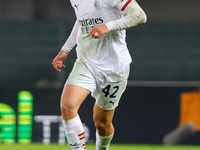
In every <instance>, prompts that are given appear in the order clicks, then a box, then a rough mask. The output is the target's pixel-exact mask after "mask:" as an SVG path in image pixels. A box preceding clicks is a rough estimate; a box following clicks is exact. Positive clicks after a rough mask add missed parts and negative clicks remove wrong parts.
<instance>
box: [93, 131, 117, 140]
mask: <svg viewBox="0 0 200 150" xmlns="http://www.w3.org/2000/svg"><path fill="white" fill-rule="evenodd" d="M114 133H115V131H113V133H112V134H111V135H109V136H100V135H99V134H98V131H97V130H96V136H98V137H99V138H101V139H109V138H112V137H113V136H114Z"/></svg>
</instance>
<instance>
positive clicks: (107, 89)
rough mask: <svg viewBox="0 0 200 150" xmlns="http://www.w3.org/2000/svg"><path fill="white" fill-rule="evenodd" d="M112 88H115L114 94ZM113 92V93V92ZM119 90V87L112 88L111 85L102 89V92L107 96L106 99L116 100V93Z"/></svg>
mask: <svg viewBox="0 0 200 150" xmlns="http://www.w3.org/2000/svg"><path fill="white" fill-rule="evenodd" d="M111 88H113V90H114V92H112V93H110V90H111ZM113 90H112V91H113ZM118 90H119V86H114V87H111V85H110V84H109V85H107V86H106V87H105V88H104V89H102V92H103V93H104V94H105V97H108V96H109V97H110V98H115V97H116V95H115V94H116V93H117V91H118Z"/></svg>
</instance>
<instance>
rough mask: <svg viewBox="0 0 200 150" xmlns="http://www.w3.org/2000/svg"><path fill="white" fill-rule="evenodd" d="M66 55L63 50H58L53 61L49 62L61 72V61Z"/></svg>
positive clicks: (62, 66)
mask: <svg viewBox="0 0 200 150" xmlns="http://www.w3.org/2000/svg"><path fill="white" fill-rule="evenodd" d="M66 57H67V53H66V52H64V51H62V50H61V51H60V52H59V53H58V55H57V56H56V57H55V58H54V59H53V62H52V63H51V64H52V65H53V67H54V69H56V70H57V71H59V72H61V69H62V68H65V65H64V64H63V61H64V60H65V58H66Z"/></svg>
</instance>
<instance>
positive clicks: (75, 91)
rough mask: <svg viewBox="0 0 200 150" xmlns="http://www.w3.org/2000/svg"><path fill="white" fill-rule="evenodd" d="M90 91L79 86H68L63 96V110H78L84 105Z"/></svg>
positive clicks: (64, 89) (65, 87)
mask: <svg viewBox="0 0 200 150" xmlns="http://www.w3.org/2000/svg"><path fill="white" fill-rule="evenodd" d="M88 94H90V91H89V90H87V89H84V88H82V87H79V86H77V85H70V84H66V85H65V86H64V88H63V92H62V96H61V102H60V103H61V108H62V109H68V110H69V109H71V110H73V109H74V110H77V109H79V107H80V105H81V104H82V103H83V101H84V100H85V98H86V97H87V96H88Z"/></svg>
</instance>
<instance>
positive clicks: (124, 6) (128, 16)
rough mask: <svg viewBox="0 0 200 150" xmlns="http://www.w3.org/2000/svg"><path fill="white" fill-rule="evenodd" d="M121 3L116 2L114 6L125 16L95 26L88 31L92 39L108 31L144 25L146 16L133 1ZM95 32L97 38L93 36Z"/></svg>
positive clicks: (128, 0) (126, 0)
mask: <svg viewBox="0 0 200 150" xmlns="http://www.w3.org/2000/svg"><path fill="white" fill-rule="evenodd" d="M121 2H122V1H118V3H117V4H116V6H117V8H118V9H120V10H121V11H122V12H123V13H124V15H125V16H124V17H122V18H120V19H118V20H114V21H110V22H108V23H106V24H104V25H97V26H95V27H94V28H93V29H92V30H91V31H90V34H91V35H92V36H93V37H95V38H99V37H100V36H102V35H104V34H106V33H108V32H109V31H115V30H123V29H127V28H130V27H133V26H136V25H138V24H141V23H146V21H147V16H146V14H145V12H144V11H143V9H142V8H141V7H140V6H139V4H138V3H137V2H136V1H135V0H124V1H123V3H121ZM96 32H97V33H98V36H95V33H96Z"/></svg>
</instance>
